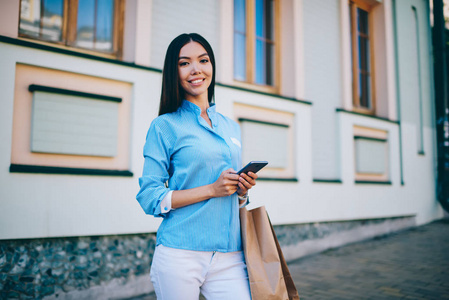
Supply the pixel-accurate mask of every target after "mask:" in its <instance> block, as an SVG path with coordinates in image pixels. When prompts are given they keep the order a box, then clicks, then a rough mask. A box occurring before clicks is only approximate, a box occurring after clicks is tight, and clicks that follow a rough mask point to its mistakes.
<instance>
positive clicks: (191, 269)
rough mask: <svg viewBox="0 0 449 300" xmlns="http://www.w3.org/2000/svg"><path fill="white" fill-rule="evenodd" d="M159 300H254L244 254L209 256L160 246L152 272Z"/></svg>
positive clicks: (209, 254) (211, 253)
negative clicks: (252, 299)
mask: <svg viewBox="0 0 449 300" xmlns="http://www.w3.org/2000/svg"><path fill="white" fill-rule="evenodd" d="M150 276H151V281H152V282H153V285H154V290H155V292H156V296H157V299H158V300H181V299H182V300H198V298H199V294H200V291H201V293H202V294H203V296H204V297H205V298H206V299H208V300H221V299H222V300H230V299H234V300H237V299H238V300H250V299H251V294H250V290H249V281H248V273H247V271H246V264H245V258H244V255H243V252H242V251H238V252H229V253H221V252H206V251H191V250H183V249H175V248H170V247H165V246H163V245H158V246H157V247H156V250H155V252H154V256H153V262H152V263H151V271H150Z"/></svg>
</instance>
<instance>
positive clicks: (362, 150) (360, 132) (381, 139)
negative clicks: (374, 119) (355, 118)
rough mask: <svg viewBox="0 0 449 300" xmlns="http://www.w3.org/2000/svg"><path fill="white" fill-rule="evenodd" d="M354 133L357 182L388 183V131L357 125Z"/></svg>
mask: <svg viewBox="0 0 449 300" xmlns="http://www.w3.org/2000/svg"><path fill="white" fill-rule="evenodd" d="M353 131H354V156H355V179H356V182H365V181H376V182H388V180H389V167H390V166H389V150H388V148H389V143H388V131H385V130H380V129H376V128H370V127H362V126H357V125H355V126H354V127H353Z"/></svg>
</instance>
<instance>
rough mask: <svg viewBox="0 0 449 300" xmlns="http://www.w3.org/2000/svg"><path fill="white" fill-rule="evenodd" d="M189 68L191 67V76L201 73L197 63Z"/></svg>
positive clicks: (193, 63)
mask: <svg viewBox="0 0 449 300" xmlns="http://www.w3.org/2000/svg"><path fill="white" fill-rule="evenodd" d="M191 66H192V70H191V74H198V73H201V68H200V65H199V64H198V63H197V62H192V64H191Z"/></svg>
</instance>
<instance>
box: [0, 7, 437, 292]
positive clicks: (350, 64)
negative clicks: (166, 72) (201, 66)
mask: <svg viewBox="0 0 449 300" xmlns="http://www.w3.org/2000/svg"><path fill="white" fill-rule="evenodd" d="M429 17H430V12H429V1H426V0H405V1H402V0H401V1H398V0H396V1H395V0H353V1H348V0H319V1H316V0H200V1H194V2H192V1H186V0H171V1H164V0H110V1H106V0H104V1H101V0H96V1H82V0H59V1H49V0H40V1H39V0H22V1H19V0H13V1H9V0H8V1H6V0H2V1H0V78H1V80H0V87H1V91H2V96H1V101H2V109H1V110H0V114H1V116H0V122H1V124H0V125H1V126H0V132H1V136H2V140H3V142H2V143H1V144H0V151H1V152H0V153H1V156H0V159H1V160H0V166H1V168H0V184H1V188H0V199H1V209H0V288H1V293H2V294H1V297H2V298H3V296H5V297H10V298H26V297H34V298H42V297H48V298H56V297H58V298H60V297H66V298H67V299H72V298H70V297H73V298H76V297H78V298H79V297H91V298H96V299H102V298H104V299H107V298H108V297H115V298H120V297H128V296H134V295H139V294H144V293H148V292H150V291H151V289H152V287H151V284H150V281H149V276H148V272H149V266H150V262H151V256H152V251H153V250H154V243H155V232H156V231H157V228H158V225H159V224H160V220H159V219H156V218H153V217H152V216H148V215H145V214H144V212H143V211H142V210H141V208H140V206H139V205H138V203H137V201H136V200H135V195H136V193H137V191H138V188H139V187H138V177H140V174H141V173H142V167H143V156H142V149H143V145H144V143H145V136H146V132H147V130H148V128H149V125H150V123H151V121H152V120H153V119H154V118H155V117H156V116H157V114H158V106H159V98H160V88H161V68H162V67H163V61H164V56H165V51H166V49H167V46H168V44H169V43H170V41H171V40H172V39H173V38H174V37H176V36H177V35H179V34H181V33H184V32H197V33H200V34H201V35H203V36H204V37H205V38H206V39H207V40H208V41H209V42H210V43H211V45H212V47H213V49H214V51H215V56H216V61H217V74H216V78H217V86H216V89H215V93H216V95H215V102H216V104H217V109H218V111H219V112H221V113H222V114H224V115H227V116H229V117H231V118H233V119H234V120H235V121H237V122H239V123H240V125H241V129H242V141H243V145H242V151H243V161H244V162H247V161H250V160H267V161H269V166H268V167H267V168H265V169H264V170H262V171H261V172H260V175H259V177H260V179H259V181H258V184H257V187H256V188H254V189H253V190H251V195H250V197H251V204H250V207H257V206H260V205H265V206H266V208H267V210H268V212H269V214H270V218H271V221H272V222H273V224H274V225H275V229H276V231H277V234H278V237H279V240H280V242H281V244H282V246H283V248H284V251H285V254H286V257H287V258H288V259H295V258H298V257H300V256H303V255H306V254H308V253H312V252H315V251H320V250H323V249H325V248H327V247H335V246H339V245H342V244H344V243H348V242H353V241H356V240H360V239H362V238H368V237H372V236H375V235H379V234H385V233H388V232H390V231H393V230H398V229H401V228H406V227H410V226H414V225H421V224H425V223H427V222H430V221H432V220H434V219H437V218H440V217H442V215H443V211H442V209H441V207H440V206H439V204H438V202H437V200H436V193H435V185H436V138H435V117H434V115H435V113H434V104H433V93H434V91H433V71H432V43H431V27H430V21H429Z"/></svg>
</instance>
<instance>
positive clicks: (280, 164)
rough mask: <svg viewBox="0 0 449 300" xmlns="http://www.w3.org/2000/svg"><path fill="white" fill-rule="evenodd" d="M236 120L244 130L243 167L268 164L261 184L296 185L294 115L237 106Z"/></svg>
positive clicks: (260, 177) (266, 109)
mask: <svg viewBox="0 0 449 300" xmlns="http://www.w3.org/2000/svg"><path fill="white" fill-rule="evenodd" d="M234 117H235V120H236V121H238V122H239V124H240V126H241V129H242V164H244V165H245V164H247V163H248V162H249V161H252V160H266V161H268V162H269V163H268V166H266V167H265V168H264V169H263V170H261V171H260V172H259V173H257V174H258V175H259V179H261V180H283V181H297V178H296V168H295V160H296V152H295V126H296V125H295V115H294V114H293V113H291V112H285V111H280V110H276V109H268V108H263V107H259V106H252V105H247V104H242V103H234Z"/></svg>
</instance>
